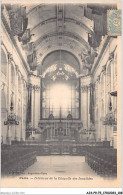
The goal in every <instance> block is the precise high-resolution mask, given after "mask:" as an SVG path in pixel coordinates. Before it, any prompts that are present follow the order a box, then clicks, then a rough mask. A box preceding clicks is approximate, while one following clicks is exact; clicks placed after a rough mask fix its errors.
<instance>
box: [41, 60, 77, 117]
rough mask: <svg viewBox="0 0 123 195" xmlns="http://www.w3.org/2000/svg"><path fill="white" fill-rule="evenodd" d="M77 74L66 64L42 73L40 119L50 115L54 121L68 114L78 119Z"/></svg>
mask: <svg viewBox="0 0 123 195" xmlns="http://www.w3.org/2000/svg"><path fill="white" fill-rule="evenodd" d="M79 83H80V81H79V78H77V72H76V71H75V69H74V68H73V67H72V66H70V65H68V64H61V63H57V64H54V65H52V66H50V67H49V68H47V70H46V71H45V72H44V73H43V78H42V93H41V119H47V118H49V116H50V115H51V114H53V117H54V118H55V119H66V118H67V116H68V114H69V113H70V114H71V115H72V117H73V118H74V119H79V117H80V114H79V113H80V111H79V108H80V107H79V104H80V91H79V86H80V85H79Z"/></svg>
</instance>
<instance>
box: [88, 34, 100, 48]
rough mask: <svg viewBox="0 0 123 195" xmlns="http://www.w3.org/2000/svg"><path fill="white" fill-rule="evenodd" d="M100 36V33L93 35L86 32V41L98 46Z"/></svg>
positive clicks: (94, 46)
mask: <svg viewBox="0 0 123 195" xmlns="http://www.w3.org/2000/svg"><path fill="white" fill-rule="evenodd" d="M101 38H102V37H101V35H98V34H96V33H95V34H93V35H91V34H90V33H88V43H89V45H90V46H91V47H93V48H97V47H99V45H100V42H101Z"/></svg>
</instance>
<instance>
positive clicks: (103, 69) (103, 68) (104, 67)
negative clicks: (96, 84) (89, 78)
mask: <svg viewBox="0 0 123 195" xmlns="http://www.w3.org/2000/svg"><path fill="white" fill-rule="evenodd" d="M102 72H103V74H104V75H105V74H106V64H105V65H103V66H102Z"/></svg>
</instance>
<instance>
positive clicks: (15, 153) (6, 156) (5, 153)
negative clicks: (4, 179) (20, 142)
mask: <svg viewBox="0 0 123 195" xmlns="http://www.w3.org/2000/svg"><path fill="white" fill-rule="evenodd" d="M35 161H36V152H35V151H32V150H30V149H25V148H19V147H9V148H2V149H1V174H2V175H14V174H15V175H16V174H22V173H23V172H24V170H25V169H27V168H28V167H29V166H31V165H32V164H34V163H35Z"/></svg>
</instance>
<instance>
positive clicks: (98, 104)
mask: <svg viewBox="0 0 123 195" xmlns="http://www.w3.org/2000/svg"><path fill="white" fill-rule="evenodd" d="M97 84H98V91H97V93H98V102H97V106H98V119H97V120H98V141H101V121H100V116H101V114H100V112H101V107H100V75H99V76H98V77H97Z"/></svg>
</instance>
